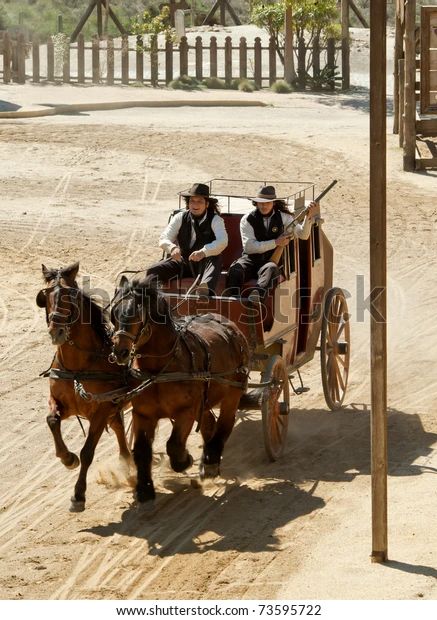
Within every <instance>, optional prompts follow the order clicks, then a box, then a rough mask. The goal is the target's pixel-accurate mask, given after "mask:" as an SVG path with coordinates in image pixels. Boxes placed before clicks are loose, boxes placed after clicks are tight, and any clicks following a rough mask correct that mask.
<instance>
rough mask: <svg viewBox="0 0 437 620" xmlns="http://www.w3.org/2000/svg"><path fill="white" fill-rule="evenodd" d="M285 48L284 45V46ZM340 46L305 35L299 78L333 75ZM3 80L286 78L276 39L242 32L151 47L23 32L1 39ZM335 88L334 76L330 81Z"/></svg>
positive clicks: (126, 40) (155, 82)
mask: <svg viewBox="0 0 437 620" xmlns="http://www.w3.org/2000/svg"><path fill="white" fill-rule="evenodd" d="M280 51H281V50H280ZM339 52H341V47H337V46H336V44H335V41H334V40H333V39H331V40H329V41H328V43H327V46H326V47H325V46H322V45H320V44H319V41H317V40H315V41H314V44H313V45H312V47H310V48H308V47H306V45H305V42H304V41H303V40H301V41H299V42H298V46H297V48H295V50H294V54H295V60H296V62H295V65H296V73H297V81H298V84H299V85H300V86H301V88H305V85H306V83H307V81H308V75H310V76H311V78H312V80H313V84H314V83H317V80H320V75H321V73H322V72H326V71H325V68H328V69H329V71H328V73H329V74H330V75H333V74H334V72H335V69H336V66H337V56H338V53H339ZM1 59H3V63H1V62H0V79H2V80H3V82H4V83H8V82H10V81H14V82H17V83H19V84H24V83H25V82H26V81H28V80H30V81H32V82H34V83H38V82H41V81H48V82H63V83H76V84H85V83H93V84H108V85H112V84H117V83H118V84H120V83H121V84H126V85H127V84H133V83H136V84H151V85H152V86H160V85H164V84H169V83H170V82H171V81H172V80H173V79H175V78H177V77H179V76H182V75H187V76H190V77H195V78H197V79H198V80H202V79H204V78H207V77H217V78H220V79H222V80H224V81H225V83H226V86H228V87H230V86H231V83H232V81H233V80H234V79H241V78H248V79H250V80H253V81H254V83H255V86H256V87H257V88H262V87H263V86H267V85H268V86H271V85H272V84H273V83H274V82H276V81H277V80H279V79H283V78H284V68H283V64H282V63H281V61H280V58H279V55H278V50H277V48H276V44H275V41H274V39H270V41H269V44H268V46H265V45H263V44H262V41H261V38H260V37H256V38H255V40H254V42H253V44H250V45H249V44H248V42H247V40H246V39H245V38H244V37H241V38H240V39H239V41H238V45H235V44H234V42H233V40H232V38H231V37H229V36H228V37H226V38H225V40H224V45H223V44H222V45H219V44H218V42H217V38H216V37H214V36H212V37H211V38H210V39H209V44H208V45H205V41H204V39H202V37H200V36H198V37H196V39H195V41H194V42H191V43H189V42H188V39H187V37H182V39H181V40H180V42H179V44H174V43H173V42H171V41H167V42H165V43H164V44H163V45H161V46H159V45H158V42H157V40H156V39H153V38H152V39H151V41H149V43H148V46H145V45H144V41H143V40H141V39H140V38H137V39H135V37H128V36H123V37H120V38H117V39H112V38H111V37H109V38H108V39H107V40H100V39H99V38H98V37H97V36H95V37H94V38H93V39H92V41H91V42H86V41H85V40H84V37H83V35H79V37H78V39H77V43H74V44H73V43H70V42H69V41H68V39H65V40H64V42H63V44H62V39H61V45H60V44H59V39H56V38H55V42H54V40H53V39H52V38H51V37H50V38H49V39H48V41H47V42H46V43H44V44H40V41H39V40H38V39H37V38H34V39H33V40H32V41H30V42H26V41H25V39H24V36H23V35H19V36H18V37H17V39H16V40H15V41H12V40H11V38H10V36H9V35H8V33H7V32H6V33H3V37H2V39H0V60H1ZM328 86H329V87H330V88H332V89H334V88H335V80H334V79H333V78H332V79H331V80H329V81H328Z"/></svg>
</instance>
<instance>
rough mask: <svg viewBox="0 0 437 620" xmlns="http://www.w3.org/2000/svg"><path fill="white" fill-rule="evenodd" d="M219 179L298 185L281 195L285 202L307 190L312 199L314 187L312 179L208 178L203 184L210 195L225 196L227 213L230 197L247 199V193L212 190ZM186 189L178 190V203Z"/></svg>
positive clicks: (260, 183) (236, 181) (234, 181)
mask: <svg viewBox="0 0 437 620" xmlns="http://www.w3.org/2000/svg"><path fill="white" fill-rule="evenodd" d="M219 181H224V182H230V183H253V184H256V185H257V186H258V187H259V186H260V185H262V186H266V185H275V186H278V185H279V186H280V185H289V186H290V185H299V186H300V189H298V190H297V191H296V192H293V193H291V194H286V195H285V196H281V198H282V199H284V200H286V201H287V202H288V201H289V200H292V199H296V198H301V197H302V196H305V194H306V192H307V191H310V193H311V199H312V200H314V188H315V184H314V183H313V182H312V181H276V180H270V179H269V180H260V179H228V178H214V179H210V180H209V181H205V184H207V185H209V191H210V193H211V195H213V196H215V197H217V198H227V199H228V205H227V207H228V213H230V201H229V199H230V198H237V199H245V200H246V199H247V197H248V195H247V193H245V194H229V193H219V192H215V191H213V183H214V182H216V183H217V182H219ZM186 191H187V190H186V189H183V190H181V191H180V192H178V196H179V203H180V200H181V197H182V194H183V193H184V192H186Z"/></svg>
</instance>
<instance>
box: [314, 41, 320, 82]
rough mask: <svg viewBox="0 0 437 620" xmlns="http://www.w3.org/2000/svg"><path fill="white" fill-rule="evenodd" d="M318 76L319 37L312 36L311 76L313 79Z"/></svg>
mask: <svg viewBox="0 0 437 620" xmlns="http://www.w3.org/2000/svg"><path fill="white" fill-rule="evenodd" d="M319 76H320V39H319V37H317V36H316V37H314V41H313V78H314V80H315V81H317V79H318V78H319Z"/></svg>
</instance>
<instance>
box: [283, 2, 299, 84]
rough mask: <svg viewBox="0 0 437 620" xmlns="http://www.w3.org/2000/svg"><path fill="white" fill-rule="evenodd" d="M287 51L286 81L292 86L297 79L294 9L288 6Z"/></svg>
mask: <svg viewBox="0 0 437 620" xmlns="http://www.w3.org/2000/svg"><path fill="white" fill-rule="evenodd" d="M284 27H285V49H284V79H285V81H286V82H288V83H289V84H291V83H292V82H293V80H295V79H296V73H295V70H294V55H293V8H292V5H291V4H287V5H286V8H285V26H284Z"/></svg>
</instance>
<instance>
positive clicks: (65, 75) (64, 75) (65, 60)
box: [62, 39, 70, 84]
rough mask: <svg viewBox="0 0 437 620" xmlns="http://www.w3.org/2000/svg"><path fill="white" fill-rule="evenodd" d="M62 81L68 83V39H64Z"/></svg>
mask: <svg viewBox="0 0 437 620" xmlns="http://www.w3.org/2000/svg"><path fill="white" fill-rule="evenodd" d="M62 81H63V82H64V83H65V84H68V83H69V82H70V39H66V41H65V47H64V49H63V55H62Z"/></svg>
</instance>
